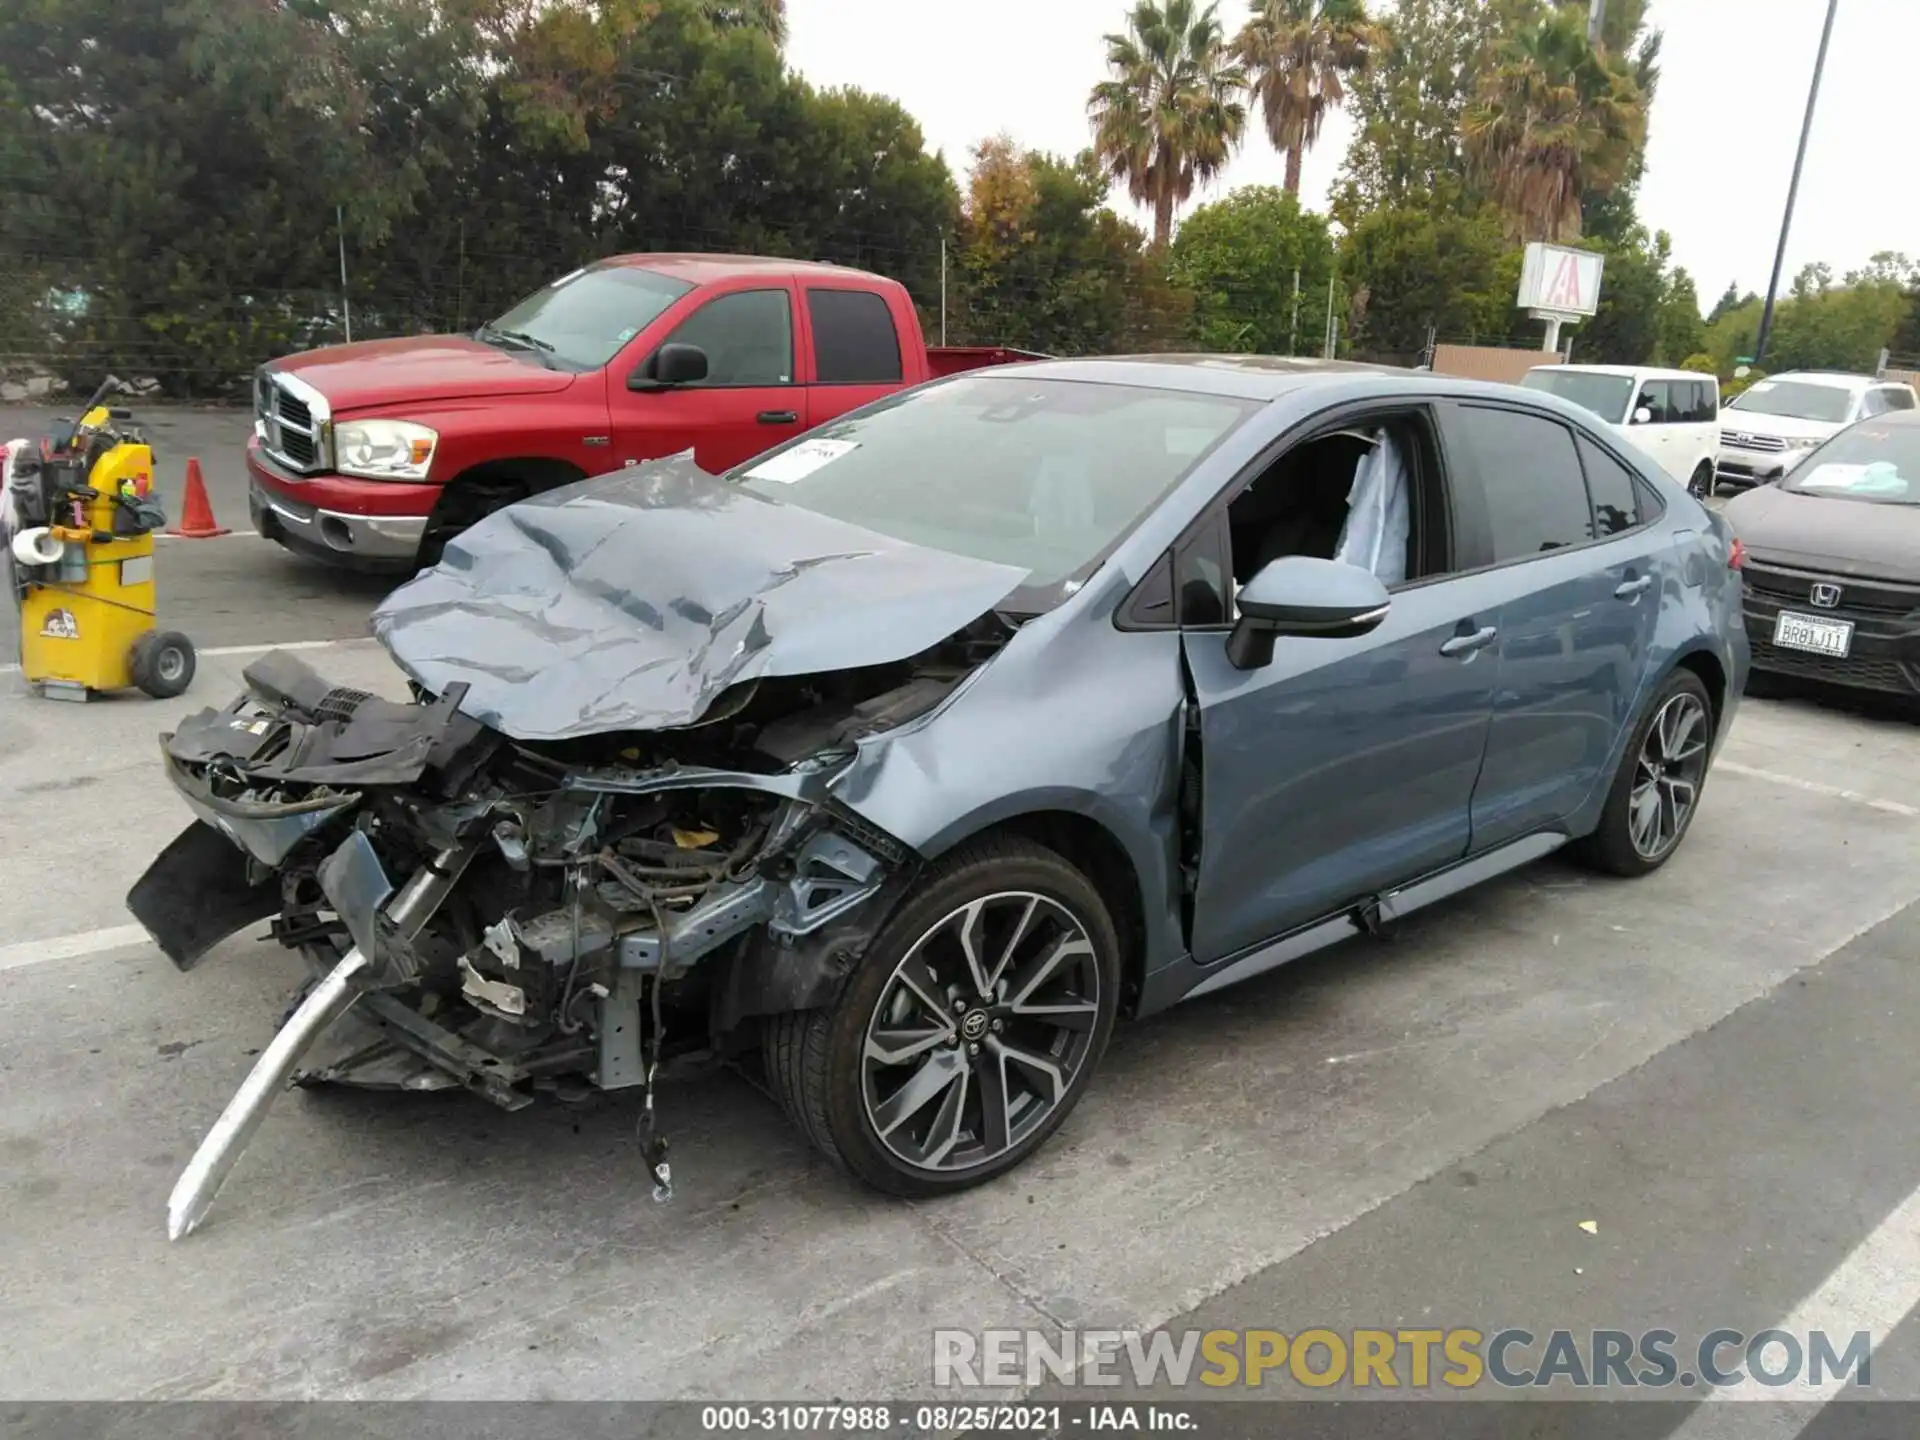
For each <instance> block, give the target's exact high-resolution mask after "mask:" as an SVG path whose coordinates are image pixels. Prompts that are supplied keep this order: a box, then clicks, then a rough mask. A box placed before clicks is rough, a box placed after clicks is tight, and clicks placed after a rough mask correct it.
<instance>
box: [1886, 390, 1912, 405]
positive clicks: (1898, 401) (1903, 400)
mask: <svg viewBox="0 0 1920 1440" xmlns="http://www.w3.org/2000/svg"><path fill="white" fill-rule="evenodd" d="M1887 408H1888V409H1889V410H1911V409H1913V392H1912V391H1911V390H1889V391H1887Z"/></svg>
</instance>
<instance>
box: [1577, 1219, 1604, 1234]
mask: <svg viewBox="0 0 1920 1440" xmlns="http://www.w3.org/2000/svg"><path fill="white" fill-rule="evenodd" d="M1580 1228H1581V1229H1582V1230H1584V1231H1586V1232H1587V1234H1589V1235H1598V1234H1599V1233H1600V1222H1599V1221H1598V1220H1582V1221H1581V1222H1580Z"/></svg>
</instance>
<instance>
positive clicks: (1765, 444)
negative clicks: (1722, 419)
mask: <svg viewBox="0 0 1920 1440" xmlns="http://www.w3.org/2000/svg"><path fill="white" fill-rule="evenodd" d="M1720 443H1721V444H1722V445H1725V446H1726V447H1727V448H1728V449H1730V450H1765V451H1767V452H1768V453H1769V454H1774V455H1777V454H1779V453H1780V452H1781V451H1782V450H1785V449H1786V448H1787V442H1786V441H1784V440H1782V439H1781V438H1780V437H1779V436H1777V435H1751V434H1749V433H1747V432H1746V431H1745V430H1722V431H1721V432H1720Z"/></svg>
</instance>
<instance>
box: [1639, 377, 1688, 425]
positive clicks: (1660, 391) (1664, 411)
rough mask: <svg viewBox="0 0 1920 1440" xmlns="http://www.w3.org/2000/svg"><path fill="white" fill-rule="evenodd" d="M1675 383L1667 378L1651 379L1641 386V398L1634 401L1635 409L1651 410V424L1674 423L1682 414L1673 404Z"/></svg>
mask: <svg viewBox="0 0 1920 1440" xmlns="http://www.w3.org/2000/svg"><path fill="white" fill-rule="evenodd" d="M1673 388H1674V387H1673V384H1672V382H1671V381H1667V380H1649V381H1647V382H1646V383H1645V384H1643V385H1641V387H1640V398H1639V400H1637V401H1635V402H1634V408H1635V409H1645V410H1648V411H1650V412H1651V414H1650V415H1649V416H1648V419H1647V424H1649V425H1672V424H1674V423H1675V422H1676V421H1677V420H1679V418H1680V416H1679V415H1678V413H1676V411H1675V410H1674V406H1673V393H1672V392H1673Z"/></svg>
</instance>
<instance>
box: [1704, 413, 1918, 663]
mask: <svg viewBox="0 0 1920 1440" xmlns="http://www.w3.org/2000/svg"><path fill="white" fill-rule="evenodd" d="M1726 517H1727V519H1728V520H1729V521H1731V522H1732V524H1733V528H1734V533H1735V534H1736V535H1738V536H1739V537H1740V541H1741V543H1742V545H1743V546H1744V547H1745V550H1746V560H1745V565H1744V569H1743V573H1744V577H1745V580H1746V599H1745V608H1746V621H1747V635H1748V638H1749V639H1750V640H1751V641H1752V644H1753V666H1754V669H1755V670H1756V671H1767V672H1772V673H1775V674H1781V675H1789V676H1795V677H1799V678H1802V679H1808V680H1820V681H1827V682H1830V683H1833V684H1838V685H1847V686H1853V687H1855V688H1859V689H1865V690H1879V691H1885V692H1888V693H1891V694H1896V695H1907V696H1912V695H1920V412H1912V413H1901V414H1895V415H1881V416H1876V417H1875V418H1873V419H1871V420H1863V421H1861V422H1859V423H1858V424H1856V425H1853V426H1850V427H1849V428H1848V429H1845V430H1842V431H1841V432H1840V433H1839V434H1837V435H1835V436H1834V437H1833V438H1832V439H1830V440H1828V441H1827V442H1825V443H1824V444H1823V445H1821V446H1820V447H1819V448H1818V449H1815V450H1812V451H1810V452H1809V453H1808V454H1807V456H1806V458H1805V459H1803V460H1801V461H1800V462H1799V464H1797V465H1795V466H1794V467H1793V469H1791V470H1790V471H1788V472H1787V474H1786V475H1784V476H1783V477H1781V478H1780V479H1779V480H1776V481H1774V482H1772V483H1770V484H1766V485H1762V486H1759V487H1758V488H1756V489H1753V490H1749V491H1748V492H1747V493H1745V494H1744V495H1740V496H1738V497H1736V498H1735V499H1733V500H1731V501H1729V502H1728V503H1727V508H1726Z"/></svg>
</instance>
